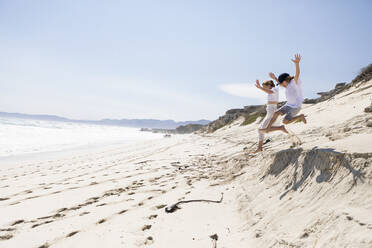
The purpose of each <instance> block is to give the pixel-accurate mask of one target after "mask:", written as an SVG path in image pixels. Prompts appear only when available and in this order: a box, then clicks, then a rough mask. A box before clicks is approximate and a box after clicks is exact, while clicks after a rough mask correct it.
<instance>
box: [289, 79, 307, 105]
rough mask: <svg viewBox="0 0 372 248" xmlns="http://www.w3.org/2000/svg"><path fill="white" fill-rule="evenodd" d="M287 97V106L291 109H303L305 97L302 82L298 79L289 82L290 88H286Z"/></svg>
mask: <svg viewBox="0 0 372 248" xmlns="http://www.w3.org/2000/svg"><path fill="white" fill-rule="evenodd" d="M285 96H286V97H287V103H286V104H285V105H287V106H289V107H291V108H301V106H302V102H303V101H304V97H303V95H302V82H301V80H300V79H298V82H297V84H296V81H295V80H294V79H292V80H291V82H289V84H288V86H287V87H286V88H285Z"/></svg>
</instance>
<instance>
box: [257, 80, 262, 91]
mask: <svg viewBox="0 0 372 248" xmlns="http://www.w3.org/2000/svg"><path fill="white" fill-rule="evenodd" d="M256 87H257V88H259V89H261V88H262V87H261V84H260V81H258V79H257V80H256Z"/></svg>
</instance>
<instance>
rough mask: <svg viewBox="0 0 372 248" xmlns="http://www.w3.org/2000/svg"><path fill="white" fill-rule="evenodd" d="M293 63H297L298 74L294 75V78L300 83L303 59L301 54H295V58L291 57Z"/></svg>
mask: <svg viewBox="0 0 372 248" xmlns="http://www.w3.org/2000/svg"><path fill="white" fill-rule="evenodd" d="M291 60H292V62H293V63H295V65H296V75H295V77H294V80H295V82H296V84H297V83H298V79H299V78H300V61H301V55H300V54H295V58H294V59H291Z"/></svg>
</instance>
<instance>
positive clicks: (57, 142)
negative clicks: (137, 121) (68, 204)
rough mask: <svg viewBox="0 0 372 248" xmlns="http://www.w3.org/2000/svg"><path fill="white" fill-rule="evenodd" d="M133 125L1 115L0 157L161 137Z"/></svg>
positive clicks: (126, 142)
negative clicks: (96, 123) (132, 126)
mask: <svg viewBox="0 0 372 248" xmlns="http://www.w3.org/2000/svg"><path fill="white" fill-rule="evenodd" d="M161 137H162V135H161V134H154V133H151V132H140V131H139V129H136V128H128V127H119V126H104V125H93V124H84V123H73V122H55V121H44V120H29V119H18V118H0V157H7V156H14V155H20V154H30V153H38V152H49V151H61V150H65V149H71V148H75V147H76V148H77V147H84V146H91V145H94V146H96V145H97V146H98V145H105V144H116V143H117V144H119V143H120V144H121V143H122V144H128V143H131V142H137V141H143V140H153V139H158V138H161Z"/></svg>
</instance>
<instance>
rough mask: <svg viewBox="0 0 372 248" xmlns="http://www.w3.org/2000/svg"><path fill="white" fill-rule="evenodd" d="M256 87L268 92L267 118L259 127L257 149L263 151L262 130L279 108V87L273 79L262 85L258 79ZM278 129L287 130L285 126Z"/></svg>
mask: <svg viewBox="0 0 372 248" xmlns="http://www.w3.org/2000/svg"><path fill="white" fill-rule="evenodd" d="M256 87H257V88H258V89H260V90H262V91H264V92H265V93H267V105H266V116H265V119H263V121H262V122H261V125H260V127H259V129H258V147H257V150H256V151H255V152H261V151H262V145H263V139H264V132H263V131H261V130H262V129H265V128H266V127H267V125H269V123H270V120H271V118H272V117H273V115H274V113H275V111H276V110H277V105H278V101H279V89H278V88H277V87H275V84H274V82H273V81H272V80H268V81H265V82H263V84H262V86H261V85H260V82H259V81H258V80H256ZM278 130H282V131H283V132H287V130H285V128H284V126H280V127H279V129H278Z"/></svg>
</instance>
